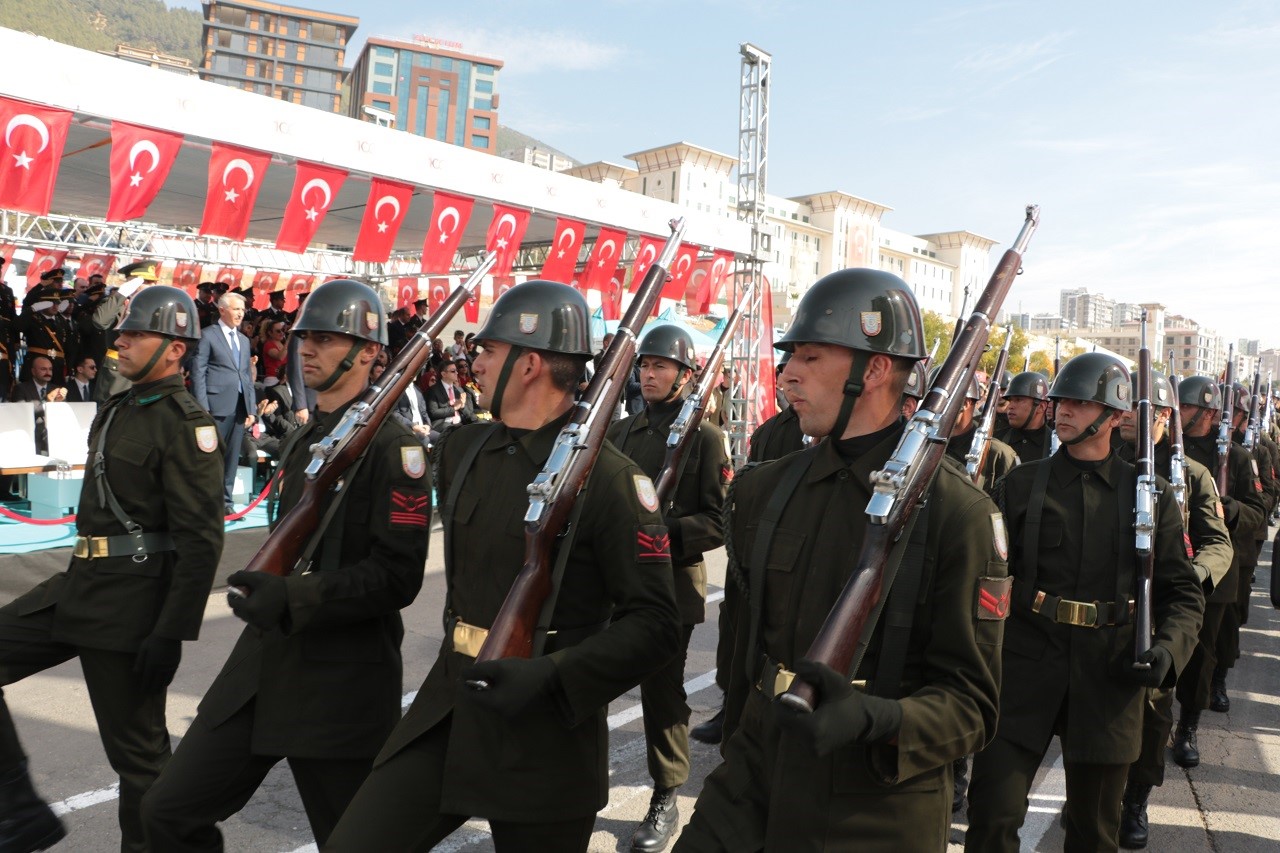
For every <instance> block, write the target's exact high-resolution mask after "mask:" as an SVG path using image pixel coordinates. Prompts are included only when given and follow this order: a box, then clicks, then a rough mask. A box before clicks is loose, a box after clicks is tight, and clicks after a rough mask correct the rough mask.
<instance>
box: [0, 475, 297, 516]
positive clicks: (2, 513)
mask: <svg viewBox="0 0 1280 853" xmlns="http://www.w3.org/2000/svg"><path fill="white" fill-rule="evenodd" d="M279 476H280V475H279V474H276V477H273V478H272V479H271V480H269V481H268V482H267V485H266V487H265V488H264V489H263V490H262V491H261V492H260V493H259V494H258V496H257V497H256V498H254V499H253V501H252V502H251V503H250V504H249V505H248V506H247V507H245V508H244V509H242V510H240V511H239V512H233V513H232V514H231V515H226V516H223V518H222V520H223V521H224V522H227V521H239V520H240V519H242V518H244V517H245V516H246V515H248V514H249V513H250V512H252V511H253V509H254V508H255V507H257V505H258V504H260V503H262V501H263V499H265V498H266V496H267V493H268V492H270V491H271V484H272V483H274V482H275V480H276V478H277V477H279ZM0 516H4V517H5V518H8V519H12V520H13V521H17V522H21V523H22V524H36V525H41V526H46V525H54V524H71V523H72V522H74V521H75V520H76V516H75V514H74V513H72V514H71V515H68V516H66V517H65V518H30V517H28V516H25V515H18V514H17V513H16V512H12V511H10V510H9V509H7V508H5V507H3V506H0Z"/></svg>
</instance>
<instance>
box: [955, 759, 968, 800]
mask: <svg viewBox="0 0 1280 853" xmlns="http://www.w3.org/2000/svg"><path fill="white" fill-rule="evenodd" d="M951 778H952V781H953V785H952V787H951V813H952V814H956V813H958V812H959V811H960V810H961V809H962V808H964V795H965V792H966V791H968V790H969V756H967V755H966V756H964V757H962V758H957V759H956V760H955V761H953V762H951Z"/></svg>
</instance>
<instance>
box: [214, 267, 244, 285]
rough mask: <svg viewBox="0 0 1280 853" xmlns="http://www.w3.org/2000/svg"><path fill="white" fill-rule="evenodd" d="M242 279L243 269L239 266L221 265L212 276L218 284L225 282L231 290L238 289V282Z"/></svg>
mask: <svg viewBox="0 0 1280 853" xmlns="http://www.w3.org/2000/svg"><path fill="white" fill-rule="evenodd" d="M243 279H244V270H243V269H242V268H240V267H222V268H221V269H219V270H218V274H217V275H216V276H214V278H213V280H214V281H216V282H218V283H219V284H225V285H227V286H228V287H229V288H230V289H232V290H239V289H240V282H241V280H243Z"/></svg>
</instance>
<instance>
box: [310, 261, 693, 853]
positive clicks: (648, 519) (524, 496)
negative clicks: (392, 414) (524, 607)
mask: <svg viewBox="0 0 1280 853" xmlns="http://www.w3.org/2000/svg"><path fill="white" fill-rule="evenodd" d="M476 340H477V341H478V342H479V343H480V345H481V346H482V347H483V348H484V351H483V352H482V353H481V354H480V356H479V357H478V358H477V359H476V362H475V368H474V375H475V378H476V382H477V383H478V384H479V386H480V392H481V394H480V403H481V405H482V406H484V407H485V408H487V409H489V410H490V411H491V412H493V416H494V422H493V423H489V424H470V425H464V426H462V427H460V428H458V429H457V430H454V431H453V432H452V433H451V434H450V436H449V438H448V440H447V441H445V443H444V445H443V446H442V447H441V448H440V450H439V451H438V453H439V459H440V463H439V468H438V470H437V474H436V476H437V486H438V489H439V491H438V496H439V497H440V514H441V518H442V521H443V525H444V535H445V580H446V584H447V587H446V589H447V591H446V599H445V600H446V602H447V604H446V611H445V614H444V615H445V625H446V632H445V639H444V643H443V644H442V645H441V647H440V653H439V657H438V658H437V659H436V662H435V665H434V666H433V667H432V669H431V672H430V673H428V675H427V678H426V680H425V681H424V682H423V684H422V686H421V687H420V688H419V690H418V695H417V698H416V699H415V700H414V702H413V705H412V706H411V707H410V708H409V712H408V714H407V715H406V716H405V718H404V720H403V721H401V723H400V724H399V725H398V726H396V729H395V731H394V732H393V733H392V735H391V738H390V739H389V740H388V741H387V743H386V745H385V746H384V747H383V748H382V751H381V752H380V753H379V754H378V757H377V759H376V761H375V762H374V769H373V772H372V773H371V774H370V776H369V778H368V780H367V781H366V782H365V784H364V786H363V787H362V788H361V789H360V792H359V793H358V794H357V795H356V798H355V799H354V800H353V801H352V803H351V807H350V808H349V809H347V812H346V814H345V815H343V818H342V821H341V823H339V825H338V828H337V829H336V830H335V831H334V833H333V836H332V837H331V838H330V839H329V843H328V845H327V846H326V847H325V849H326V850H331V851H360V853H364V851H369V850H378V851H382V850H388V851H390V850H397V851H398V850H426V849H429V848H430V847H432V846H433V845H435V844H437V843H439V842H440V841H441V840H442V839H444V838H445V837H446V836H448V835H449V834H450V833H452V832H453V831H454V830H455V829H457V828H458V827H459V826H461V825H462V824H463V822H465V821H466V820H467V819H468V818H470V817H472V816H475V817H484V818H487V819H488V821H489V826H490V827H491V828H492V830H493V837H494V844H495V846H496V847H497V849H498V850H500V851H502V850H521V851H523V850H530V851H533V850H536V851H583V850H586V849H587V843H588V841H589V840H590V837H591V829H592V826H593V825H594V823H595V814H596V812H597V811H599V810H600V809H601V808H603V807H604V805H605V803H606V802H607V801H608V794H609V775H608V768H607V765H608V753H609V750H608V734H607V732H606V723H605V717H606V713H607V706H608V704H609V702H610V701H611V700H612V699H614V698H615V697H617V696H619V695H621V694H622V693H623V692H624V691H626V690H628V689H629V688H631V687H634V686H635V685H637V684H639V683H640V682H641V680H643V679H644V678H645V677H646V676H648V675H649V674H650V673H652V672H654V671H655V670H657V669H658V668H660V667H661V666H662V665H663V664H664V663H665V662H666V661H669V660H670V659H671V658H672V657H673V656H675V655H676V653H677V651H678V650H679V643H680V627H679V621H678V616H677V610H676V603H675V595H674V592H673V585H672V569H671V553H670V548H669V535H668V533H667V530H666V528H665V527H663V525H662V515H661V514H660V513H659V511H658V502H657V495H656V493H655V492H654V490H653V484H652V482H651V481H650V480H649V478H648V477H646V476H645V475H644V474H643V473H642V472H641V471H640V469H639V468H638V467H637V466H636V465H635V464H634V463H633V462H631V460H629V459H627V458H626V457H625V456H623V455H622V454H621V453H619V452H618V451H617V450H616V449H614V447H613V446H612V445H611V444H609V443H608V442H605V443H604V445H603V447H602V448H601V450H600V454H599V457H598V458H597V459H596V463H595V466H594V468H593V469H592V471H591V474H590V476H589V477H588V478H587V483H586V486H585V487H584V489H583V491H582V493H581V494H580V495H579V496H578V498H577V501H576V503H575V505H574V513H580V515H578V516H577V519H576V521H571V522H570V525H569V533H567V534H566V535H567V536H568V537H569V539H568V540H561V542H560V543H559V544H558V545H557V548H556V554H555V557H556V558H557V559H558V560H561V561H563V562H562V565H563V574H562V576H561V582H560V584H559V589H558V594H556V597H555V600H554V602H553V603H551V605H552V612H551V614H550V618H549V622H548V623H547V624H546V625H545V631H543V630H539V631H538V632H536V634H535V637H536V640H535V649H534V656H533V657H532V658H528V659H524V658H502V659H499V660H493V661H488V662H485V663H481V664H477V663H475V655H476V654H477V653H478V652H479V650H480V648H481V646H482V645H483V642H484V637H485V636H486V635H487V632H488V626H490V625H491V624H493V620H494V618H495V617H496V616H497V615H498V612H499V610H500V609H501V607H502V604H503V602H504V601H505V600H506V597H507V595H508V592H509V590H510V589H511V585H512V583H513V582H514V581H515V578H516V575H517V574H518V572H519V571H520V567H521V565H522V563H523V560H524V535H523V532H524V531H523V523H522V519H523V517H524V515H525V513H526V512H527V511H528V509H529V495H528V492H527V491H526V489H527V487H528V485H529V483H530V482H532V481H533V480H534V478H535V477H536V476H537V475H538V473H539V472H540V471H541V470H542V469H543V466H544V465H545V464H546V462H547V460H548V458H549V456H550V454H551V451H552V448H553V446H554V445H555V442H556V439H557V436H558V435H559V434H560V431H561V429H562V428H563V427H564V426H565V424H566V423H568V420H569V417H570V414H571V409H572V407H573V404H574V403H573V392H574V389H575V387H576V386H577V383H578V379H579V378H580V377H581V376H582V370H583V365H584V364H585V363H586V361H587V359H588V358H590V357H591V352H590V349H589V318H588V309H587V305H586V301H585V300H584V299H583V298H582V296H581V294H579V293H578V292H577V291H575V290H574V289H573V288H571V287H568V286H567V285H563V284H557V283H554V282H550V281H529V282H525V283H524V284H521V285H520V286H519V287H513V288H512V289H511V290H509V291H507V292H506V293H504V294H503V295H502V297H501V298H500V299H498V301H497V302H496V303H495V304H494V306H493V309H492V311H491V312H490V314H489V318H488V321H487V323H486V325H485V327H484V328H483V329H481V330H480V332H478V333H477V334H476ZM606 414H607V413H606ZM544 612H545V611H544ZM543 640H545V642H543ZM539 645H540V646H541V649H539V648H537V646H539ZM465 681H484V682H486V683H487V685H488V687H487V689H484V690H477V689H474V688H472V687H469V686H466V685H464V682H465Z"/></svg>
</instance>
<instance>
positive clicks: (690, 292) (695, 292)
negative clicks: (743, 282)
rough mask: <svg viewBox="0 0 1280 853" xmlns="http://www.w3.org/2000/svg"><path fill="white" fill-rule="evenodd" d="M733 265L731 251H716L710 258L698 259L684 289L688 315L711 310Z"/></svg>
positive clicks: (692, 315)
mask: <svg viewBox="0 0 1280 853" xmlns="http://www.w3.org/2000/svg"><path fill="white" fill-rule="evenodd" d="M732 266H733V253H732V252H725V251H723V250H718V251H716V252H715V253H714V254H713V255H712V256H711V259H710V260H705V261H698V263H697V264H695V265H694V267H693V274H692V275H690V276H689V286H688V287H686V288H685V291H684V307H685V312H686V313H687V314H689V316H691V317H694V316H699V315H702V314H706V313H707V312H708V311H710V310H711V306H712V305H714V304H715V302H716V300H717V299H719V298H720V291H721V290H723V289H724V283H725V280H726V278H727V277H728V274H729V269H730V267H732Z"/></svg>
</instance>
